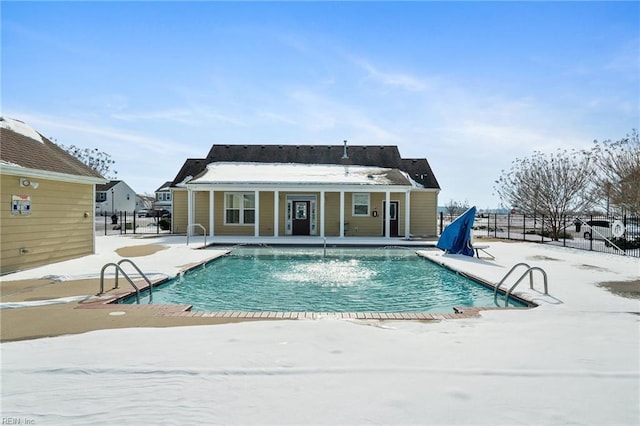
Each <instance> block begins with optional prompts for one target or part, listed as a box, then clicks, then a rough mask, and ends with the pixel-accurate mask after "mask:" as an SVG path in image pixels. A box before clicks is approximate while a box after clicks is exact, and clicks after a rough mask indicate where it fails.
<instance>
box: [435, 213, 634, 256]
mask: <svg viewBox="0 0 640 426" xmlns="http://www.w3.org/2000/svg"><path fill="white" fill-rule="evenodd" d="M440 219H441V222H440V223H441V230H440V232H442V226H446V224H447V223H448V222H450V220H449V221H447V218H446V217H444V216H443V215H441V217H440ZM554 231H555V232H554ZM554 234H555V237H556V238H554ZM474 235H476V236H486V237H492V238H499V239H506V240H519V241H530V242H537V243H544V244H553V245H558V246H562V247H571V248H575V249H580V250H589V251H597V252H603V253H612V254H619V255H626V256H633V257H640V218H639V217H637V216H595V215H589V216H573V217H568V216H567V217H562V218H561V219H560V220H556V221H555V223H554V222H553V221H551V220H550V219H549V217H547V216H544V215H542V216H536V215H523V214H482V215H478V216H477V217H476V219H475V221H474Z"/></svg>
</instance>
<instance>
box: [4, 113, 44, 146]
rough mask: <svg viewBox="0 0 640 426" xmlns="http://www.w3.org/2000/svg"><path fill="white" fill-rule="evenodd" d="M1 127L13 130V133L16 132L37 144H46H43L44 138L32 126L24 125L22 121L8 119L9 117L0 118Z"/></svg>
mask: <svg viewBox="0 0 640 426" xmlns="http://www.w3.org/2000/svg"><path fill="white" fill-rule="evenodd" d="M0 127H2V128H4V129H7V130H11V131H12V132H15V133H19V134H21V135H23V136H26V137H28V138H30V139H33V140H35V141H37V142H40V143H44V142H42V136H40V134H39V133H38V132H36V131H35V130H33V128H32V127H31V126H29V125H28V124H25V123H23V122H22V121H20V120H14V119H13V118H7V117H0Z"/></svg>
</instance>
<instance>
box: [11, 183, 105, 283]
mask: <svg viewBox="0 0 640 426" xmlns="http://www.w3.org/2000/svg"><path fill="white" fill-rule="evenodd" d="M37 182H38V183H39V186H38V189H33V188H30V187H29V188H22V187H20V183H19V177H17V176H6V175H3V176H2V179H1V182H0V188H1V191H0V193H1V196H0V198H1V200H0V222H1V223H0V233H1V237H2V238H1V240H2V241H1V243H0V246H1V249H0V251H1V259H2V260H1V265H0V271H1V272H2V273H7V272H11V271H16V270H19V269H27V268H33V267H35V266H40V265H44V264H47V263H53V262H60V261H63V260H67V259H72V258H76V257H80V256H85V255H87V254H91V253H93V216H94V212H93V185H91V184H80V183H66V182H57V181H52V180H46V179H37ZM12 195H30V196H31V215H24V216H14V215H12V214H11V196H12ZM85 213H86V215H87V217H85ZM22 247H24V248H26V249H27V250H28V253H25V254H20V248H22Z"/></svg>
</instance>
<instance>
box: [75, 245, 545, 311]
mask: <svg viewBox="0 0 640 426" xmlns="http://www.w3.org/2000/svg"><path fill="white" fill-rule="evenodd" d="M414 252H415V254H416V255H417V256H419V257H421V258H423V259H425V260H427V261H429V262H432V263H434V264H436V265H439V266H442V267H444V268H446V269H448V270H450V271H453V272H455V273H457V274H460V275H462V276H464V277H466V278H468V279H471V280H473V281H474V282H476V283H478V284H480V285H482V286H484V287H486V288H489V289H491V290H496V286H497V285H495V284H492V283H490V282H488V281H486V280H484V279H482V278H480V277H477V276H474V275H473V274H469V273H465V272H462V271H459V270H456V269H455V268H452V267H450V266H449V265H446V264H444V263H440V262H437V261H435V260H434V259H431V258H430V257H427V256H425V255H423V254H421V253H420V252H418V251H417V250H416V251H414ZM229 253H231V250H228V251H227V252H226V253H223V254H221V255H219V256H216V257H214V258H212V259H207V260H204V261H202V262H199V263H196V264H193V265H190V266H189V267H188V268H185V269H184V270H182V271H181V272H180V274H184V273H188V272H190V271H193V270H195V269H197V268H201V267H205V266H206V265H208V264H209V263H211V262H214V261H215V260H217V259H220V258H221V257H224V256H226V255H228V254H229ZM174 278H175V277H165V278H162V279H159V280H155V281H152V282H151V286H152V287H153V288H155V287H158V286H160V285H162V284H164V283H166V282H167V281H170V280H171V279H174ZM148 289H149V284H148V283H146V282H144V285H141V286H139V291H140V293H142V292H144V291H147V290H148ZM111 290H114V289H111ZM118 290H121V291H116V292H112V293H110V294H108V295H101V296H97V297H98V298H97V299H96V298H92V299H88V300H85V301H82V302H80V303H78V306H76V308H75V309H113V308H115V307H117V308H118V310H121V311H127V310H139V309H143V310H146V311H149V310H156V311H157V312H156V314H155V316H156V317H182V318H224V319H240V320H242V319H246V320H299V319H300V320H301V319H323V318H332V319H346V320H382V321H384V320H394V321H396V320H413V321H441V320H447V319H463V318H478V317H480V312H482V311H494V310H514V309H525V310H527V309H532V308H535V307H537V306H538V305H537V304H536V303H535V302H533V301H531V300H527V299H524V298H522V297H519V296H517V295H513V294H512V295H511V296H510V297H512V298H514V299H516V300H518V301H519V302H521V303H524V304H526V305H527V306H524V307H515V306H505V307H500V306H495V307H493V306H478V307H468V306H454V307H453V313H429V312H403V313H395V312H284V311H282V312H281V311H251V312H246V311H193V310H192V309H193V305H188V304H184V305H172V304H146V305H139V304H135V305H134V304H122V303H118V302H119V301H122V300H124V299H126V298H129V297H132V296H134V295H135V294H136V292H135V290H125V289H118ZM497 291H498V292H499V293H500V294H501V295H504V294H505V292H504V290H502V289H500V288H498V289H497Z"/></svg>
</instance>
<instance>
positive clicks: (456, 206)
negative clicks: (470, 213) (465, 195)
mask: <svg viewBox="0 0 640 426" xmlns="http://www.w3.org/2000/svg"><path fill="white" fill-rule="evenodd" d="M468 208H469V201H467V200H464V202H462V203H460V202H458V201H453V200H449V202H448V203H447V204H446V205H445V206H444V209H445V211H446V212H447V214H448V215H449V218H450V219H453V218H454V216H459V215H461V214H462V213H464V212H465V211H466V210H467V209H468Z"/></svg>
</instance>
